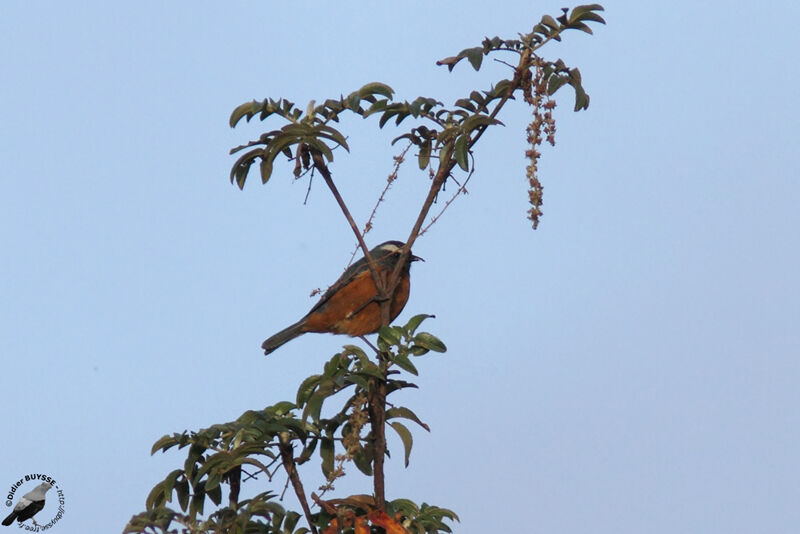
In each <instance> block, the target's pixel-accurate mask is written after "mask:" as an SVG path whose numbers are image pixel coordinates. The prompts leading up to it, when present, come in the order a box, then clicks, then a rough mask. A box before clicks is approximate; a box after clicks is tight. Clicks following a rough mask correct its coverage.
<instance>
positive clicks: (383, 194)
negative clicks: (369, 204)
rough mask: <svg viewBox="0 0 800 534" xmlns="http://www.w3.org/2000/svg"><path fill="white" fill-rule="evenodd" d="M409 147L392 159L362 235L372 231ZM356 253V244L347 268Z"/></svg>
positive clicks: (409, 145)
mask: <svg viewBox="0 0 800 534" xmlns="http://www.w3.org/2000/svg"><path fill="white" fill-rule="evenodd" d="M411 145H412V143H410V142H409V143H408V145H407V146H406V147H405V148H404V149H403V151H402V152H400V154H399V155H397V156H395V157H394V167H393V168H392V172H391V173H389V176H388V177H387V178H386V187H384V188H383V191H381V196H379V197H378V201H377V202H376V203H375V206H374V207H373V208H372V213H370V214H369V219H367V222H366V223H365V224H364V230H363V232H362V235H367V232H369V231H370V230H372V221H373V219H375V214H376V213H377V212H378V206H380V205H381V203H382V202H383V200H384V198H385V197H386V193H387V192H388V191H389V188H390V187H392V184H393V183H394V181H395V180H397V173H398V172H399V171H400V165H402V164H403V161H405V158H406V152H408V149H409V148H411ZM356 252H358V244H356V248H354V249H353V253H352V254H351V255H350V261H349V262H347V267H350V264H351V263H353V259H354V258H355V257H356ZM347 267H345V269H347Z"/></svg>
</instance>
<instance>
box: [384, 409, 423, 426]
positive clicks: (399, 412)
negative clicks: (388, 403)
mask: <svg viewBox="0 0 800 534" xmlns="http://www.w3.org/2000/svg"><path fill="white" fill-rule="evenodd" d="M395 417H402V418H403V419H410V420H411V421H414V422H415V423H417V424H418V425H419V426H421V427H422V428H424V429H425V430H427V431H428V432H430V431H431V429H430V427H429V426H428V425H426V424H425V423H423V422H422V421H420V419H419V417H417V414H415V413H414V412H413V411H411V410H410V409H408V408H406V407H404V406H395V407H393V408H389V409H388V410H386V419H387V420H389V419H393V418H395Z"/></svg>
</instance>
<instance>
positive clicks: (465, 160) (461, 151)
mask: <svg viewBox="0 0 800 534" xmlns="http://www.w3.org/2000/svg"><path fill="white" fill-rule="evenodd" d="M467 141H469V135H467V134H463V135H461V136H459V137H458V139H456V144H455V151H454V153H453V154H454V155H455V157H456V163H458V166H459V167H461V169H462V170H463V171H469V157H468V151H467Z"/></svg>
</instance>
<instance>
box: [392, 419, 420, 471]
mask: <svg viewBox="0 0 800 534" xmlns="http://www.w3.org/2000/svg"><path fill="white" fill-rule="evenodd" d="M389 424H390V425H391V426H392V428H394V430H395V432H397V435H398V436H400V439H401V440H402V441H403V448H404V449H405V453H406V467H408V457H409V456H410V455H411V446H412V445H413V444H414V438H413V437H412V436H411V431H410V430H408V428H406V426H405V425H404V424H403V423H398V422H393V423H389Z"/></svg>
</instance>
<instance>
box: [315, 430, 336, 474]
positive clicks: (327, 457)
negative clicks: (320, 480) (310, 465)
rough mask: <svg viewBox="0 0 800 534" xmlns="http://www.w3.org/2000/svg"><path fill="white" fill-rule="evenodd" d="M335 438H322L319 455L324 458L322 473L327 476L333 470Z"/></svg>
mask: <svg viewBox="0 0 800 534" xmlns="http://www.w3.org/2000/svg"><path fill="white" fill-rule="evenodd" d="M333 452H334V450H333V440H332V439H331V438H320V447H319V455H320V458H322V474H323V475H325V477H327V476H328V475H330V474H331V471H333V456H334V454H333Z"/></svg>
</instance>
